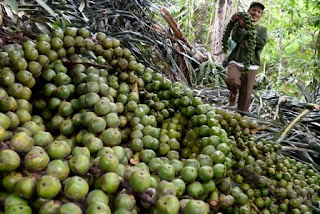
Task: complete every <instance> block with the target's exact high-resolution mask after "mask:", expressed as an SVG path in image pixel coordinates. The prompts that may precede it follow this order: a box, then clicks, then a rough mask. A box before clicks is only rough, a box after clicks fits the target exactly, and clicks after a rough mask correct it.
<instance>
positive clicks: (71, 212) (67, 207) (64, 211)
mask: <svg viewBox="0 0 320 214" xmlns="http://www.w3.org/2000/svg"><path fill="white" fill-rule="evenodd" d="M59 211H60V212H59V213H60V214H82V213H83V212H82V210H81V208H80V207H79V206H78V205H76V204H75V203H72V202H67V203H65V204H63V205H62V206H61V207H60V210H59Z"/></svg>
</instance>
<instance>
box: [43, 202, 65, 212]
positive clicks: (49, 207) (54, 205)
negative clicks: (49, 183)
mask: <svg viewBox="0 0 320 214" xmlns="http://www.w3.org/2000/svg"><path fill="white" fill-rule="evenodd" d="M60 207H61V202H60V201H56V200H49V201H47V202H46V203H44V204H43V205H42V206H41V207H40V209H39V214H47V213H48V214H58V213H59V212H60Z"/></svg>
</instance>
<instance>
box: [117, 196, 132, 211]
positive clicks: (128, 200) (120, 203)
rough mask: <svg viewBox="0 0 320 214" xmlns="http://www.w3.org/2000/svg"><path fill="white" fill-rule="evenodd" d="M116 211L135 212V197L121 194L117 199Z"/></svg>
mask: <svg viewBox="0 0 320 214" xmlns="http://www.w3.org/2000/svg"><path fill="white" fill-rule="evenodd" d="M114 204H115V209H120V208H125V209H127V210H129V211H131V210H133V208H134V206H135V205H136V200H135V197H134V196H133V195H128V194H125V193H120V194H118V195H117V197H116V198H115V202H114Z"/></svg>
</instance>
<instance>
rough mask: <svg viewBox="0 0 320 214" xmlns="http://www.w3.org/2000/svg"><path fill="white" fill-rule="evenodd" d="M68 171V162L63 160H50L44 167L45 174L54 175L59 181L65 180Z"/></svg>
mask: <svg viewBox="0 0 320 214" xmlns="http://www.w3.org/2000/svg"><path fill="white" fill-rule="evenodd" d="M69 172H70V168H69V166H68V163H66V162H64V161H63V160H52V161H51V162H50V163H49V164H48V166H47V168H46V174H48V175H52V176H55V177H56V178H58V179H59V180H60V181H63V180H65V179H66V178H67V177H68V175H69Z"/></svg>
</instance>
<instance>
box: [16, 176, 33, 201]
mask: <svg viewBox="0 0 320 214" xmlns="http://www.w3.org/2000/svg"><path fill="white" fill-rule="evenodd" d="M36 185H37V180H36V178H34V177H25V178H23V179H21V180H20V181H18V182H17V184H16V186H15V190H14V192H15V193H16V194H17V195H19V196H21V197H23V198H26V199H31V198H32V197H33V196H34V195H35V194H36Z"/></svg>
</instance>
